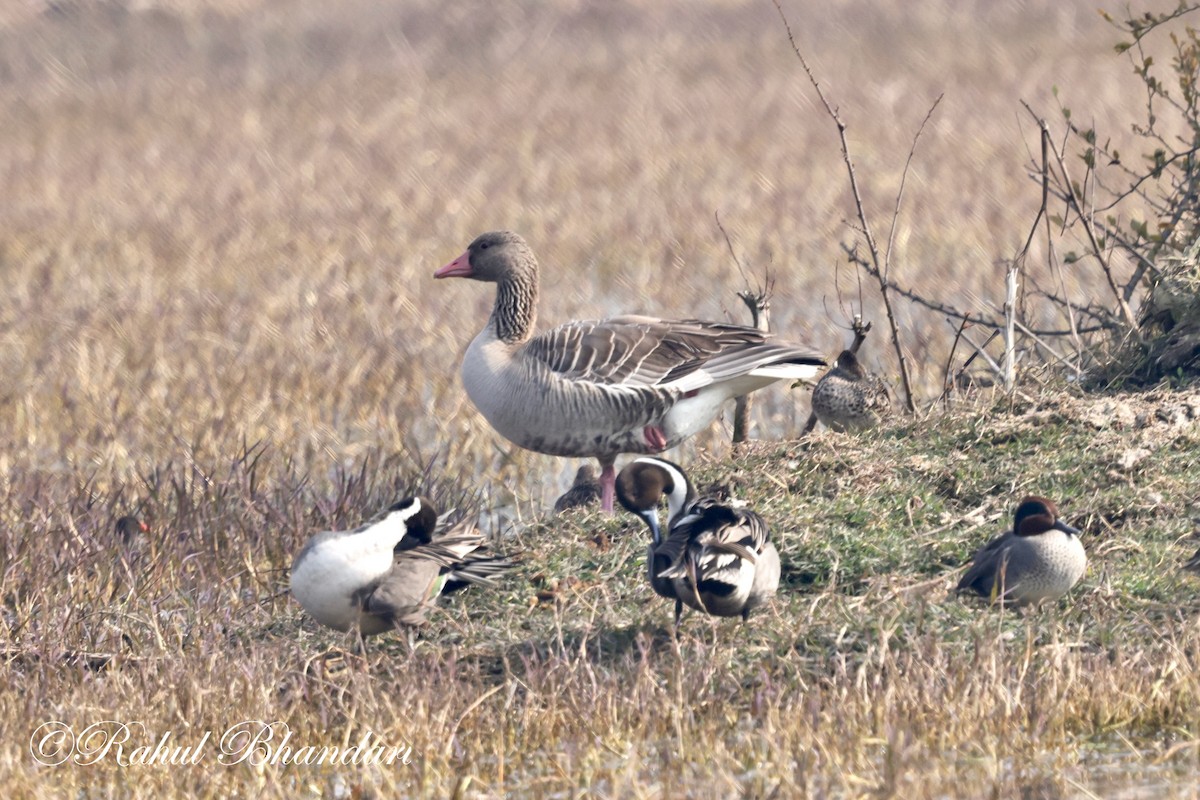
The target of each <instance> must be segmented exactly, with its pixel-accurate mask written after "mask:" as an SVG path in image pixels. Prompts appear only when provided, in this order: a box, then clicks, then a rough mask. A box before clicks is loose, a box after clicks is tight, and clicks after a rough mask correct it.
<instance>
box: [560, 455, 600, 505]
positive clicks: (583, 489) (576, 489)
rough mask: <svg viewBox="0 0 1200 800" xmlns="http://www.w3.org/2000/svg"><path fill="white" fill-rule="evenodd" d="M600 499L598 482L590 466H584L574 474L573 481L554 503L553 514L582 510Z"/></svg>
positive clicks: (594, 471)
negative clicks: (575, 509)
mask: <svg viewBox="0 0 1200 800" xmlns="http://www.w3.org/2000/svg"><path fill="white" fill-rule="evenodd" d="M599 499H600V481H598V480H596V470H595V469H594V468H593V467H592V465H591V464H584V465H583V466H582V467H580V468H579V469H578V470H576V472H575V481H574V483H572V484H571V488H570V489H567V491H566V492H564V493H563V494H562V495H561V496H560V497H559V498H558V499H557V500H555V501H554V513H555V514H561V513H563V512H564V511H567V510H569V509H572V508H584V507H585V506H590V505H591V504H592V503H595V502H596V501H597V500H599Z"/></svg>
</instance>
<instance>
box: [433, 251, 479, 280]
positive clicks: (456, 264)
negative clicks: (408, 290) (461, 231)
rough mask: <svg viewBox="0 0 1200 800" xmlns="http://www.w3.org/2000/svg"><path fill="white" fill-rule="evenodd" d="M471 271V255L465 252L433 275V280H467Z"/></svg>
mask: <svg viewBox="0 0 1200 800" xmlns="http://www.w3.org/2000/svg"><path fill="white" fill-rule="evenodd" d="M472 274H474V273H473V272H472V271H471V253H470V251H467V252H465V253H463V254H462V255H461V256H459V257H458V258H456V259H454V260H453V261H451V262H450V263H449V264H447V265H446V266H444V267H442V268H441V269H439V270H438V271H437V272H435V273H433V277H435V278H469V277H471V275H472Z"/></svg>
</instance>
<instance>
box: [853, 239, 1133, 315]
mask: <svg viewBox="0 0 1200 800" xmlns="http://www.w3.org/2000/svg"><path fill="white" fill-rule="evenodd" d="M841 247H842V252H844V253H845V254H846V257H847V258H848V259H849V260H850V261H852V262H853V263H855V264H858V265H859V266H860V267H863V268H864V269H867V270H870V266H871V265H870V263H869V262H867V261H864V260H863V258H862V256H860V255H859V254H858V253H857V251H855V250H854V248H852V247H850V246H849V245H847V244H845V243H843V244H842V246H841ZM887 285H888V289H889V290H891V291H894V292H896V293H897V294H899V295H900V296H901V297H903V298H905V299H906V300H911V301H912V302H914V303H916V304H917V305H919V306H924V307H925V308H928V309H929V310H930V311H936V312H937V313H939V314H941V315H943V316H946V317H952V318H953V319H958V320H961V319H967V318H970V320H971V324H972V325H978V326H981V327H984V328H994V329H995V330H1003V329H1004V321H1003V320H995V319H989V318H987V317H976V316H972V314H971V312H969V311H959V310H958V309H957V308H954V307H953V306H948V305H946V304H945V303H939V302H937V301H936V300H929V299H927V298H925V297H923V296H921V295H919V294H917V293H916V292H914V291H913V290H911V289H905V288H904V287H903V286H900V285H899V284H897V283H896V282H894V281H888V284H887ZM1092 316H1093V317H1096V316H1097V315H1095V314H1093V315H1092ZM1117 327H1118V326H1117V325H1116V324H1108V323H1101V324H1097V325H1092V326H1089V327H1086V328H1079V329H1078V333H1097V332H1099V331H1110V330H1115V329H1117ZM1037 334H1038V335H1039V336H1071V335H1072V332H1071V331H1069V330H1040V329H1039V330H1037Z"/></svg>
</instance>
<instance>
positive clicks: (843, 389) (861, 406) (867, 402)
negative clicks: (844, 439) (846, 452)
mask: <svg viewBox="0 0 1200 800" xmlns="http://www.w3.org/2000/svg"><path fill="white" fill-rule="evenodd" d="M890 404H891V398H890V397H889V395H888V390H887V385H886V384H885V383H884V382H883V381H882V380H880V379H879V378H877V377H876V376H874V375H868V374H867V372H866V370H864V369H863V368H862V365H861V364H860V363H859V362H858V359H857V358H856V357H855V355H854V353H852V352H850V351H849V350H843V351H842V353H841V355H839V356H838V357H837V361H835V362H834V365H833V369H831V370H829V371H828V372H826V373H825V374H824V375H823V376H822V377H821V380H819V381H817V386H816V388H814V389H813V394H812V408H813V413H815V414H816V415H817V419H819V420H820V421H821V423H822V424H823V425H825V427H827V428H830V429H831V430H835V431H841V432H843V433H845V432H847V431H857V430H864V429H866V428H871V427H874V426H875V425H877V424H879V417H880V415H881V414H884V413H887V411H888V410H889V409H890Z"/></svg>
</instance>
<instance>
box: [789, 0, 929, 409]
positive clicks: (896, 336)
mask: <svg viewBox="0 0 1200 800" xmlns="http://www.w3.org/2000/svg"><path fill="white" fill-rule="evenodd" d="M774 3H775V10H776V11H778V12H779V17H780V19H782V20H783V26H784V29H785V30H786V31H787V37H788V42H789V43H790V44H791V46H792V52H793V53H795V54H796V58H797V59H799V61H800V66H801V67H803V68H804V73H805V74H806V75H807V76H808V80H809V82H810V83H812V86H813V89H815V90H816V92H817V96H818V97H819V98H820V100H821V104H822V105H823V106H825V111H826V112H827V113H828V114H829V117H830V119H832V120H833V121H834V124H836V125H837V129H838V138H839V140H840V141H841V148H842V160H843V161H844V162H845V164H846V171H847V172H848V173H849V176H850V191H851V194H852V195H853V197H854V206H855V209H856V210H857V213H858V221H859V223H860V224H861V225H862V229H861V230H862V235H863V238H864V239H865V240H866V243H867V249H868V251H869V252H870V254H871V262H872V264H873V265H874V269H873V270H870V271H871V274H872V275H874V277H875V278H876V280H878V281H879V291H880V295H881V297H882V299H883V308H884V311H885V312H886V313H887V318H888V325H889V326H891V330H892V345H893V346H894V347H895V350H896V358H897V360H898V361H899V364H900V381H901V383H902V384H903V385H904V400H905V405H906V406H907V408H908V413H910V414H913V413H916V410H917V409H916V406H915V404H914V402H913V393H912V384H911V382H910V381H909V378H908V361H907V359H906V358H905V356H904V347H903V346H902V345H901V343H900V328H899V325H898V324H897V322H896V314H895V312H894V311H893V309H892V302H891V297H890V296H889V294H888V278H887V272H888V265H887V262H886V261H885V260H884V259H883V258H881V256H880V254H879V248H878V247H877V246H876V244H875V237H874V236H873V235H872V234H871V226H870V223H869V222H868V221H867V214H866V211H865V210H864V209H863V202H862V194H861V193H860V192H859V189H858V178H857V177H856V175H855V172H854V161H853V160H852V159H851V158H850V144H849V142H847V140H846V123H845V122H843V121H842V118H841V115H840V114H839V113H838V111H837V109H835V108H834V107H833V106H832V105H830V103H829V100H828V99H827V98H826V97H825V92H824V91H823V90H822V89H821V84H820V83H819V82H818V81H817V77H816V75H815V74H813V71H812V68H811V67H809V65H808V62H807V61H806V60H805V59H804V55H803V54H802V53H801V52H800V48H799V46H797V44H796V38H795V36H793V35H792V26H791V25H790V24H789V23H788V20H787V15H786V14H784V13H783V7H782V6H781V5H780V4H779V0H774ZM939 99H940V98H939ZM936 107H937V103H936V102H935V103H934V104H933V106H932V107H931V108H930V109H929V114H927V115H926V117H925V120H926V121H928V119H929V115H931V114H932V113H933V109H934V108H936ZM924 128H925V122H922V123H921V128H920V129H918V130H917V135H916V137H914V139H913V147H912V150H913V151H915V150H916V145H917V139H919V138H920V136H921V131H922V130H924ZM909 158H910V160H911V158H912V151H910V152H909ZM906 170H907V167H906ZM898 208H899V197H897V209H898Z"/></svg>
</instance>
